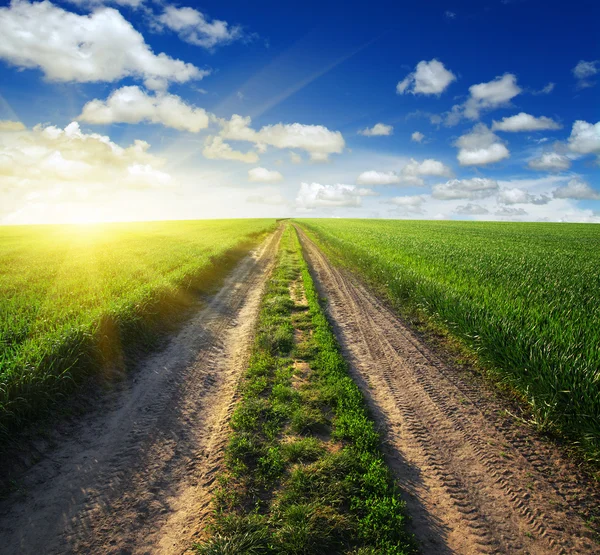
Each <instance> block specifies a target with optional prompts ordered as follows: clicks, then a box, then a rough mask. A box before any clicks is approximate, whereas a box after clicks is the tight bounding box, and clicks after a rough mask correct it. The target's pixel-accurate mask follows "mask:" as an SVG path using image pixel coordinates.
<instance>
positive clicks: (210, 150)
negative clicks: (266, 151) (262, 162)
mask: <svg viewBox="0 0 600 555" xmlns="http://www.w3.org/2000/svg"><path fill="white" fill-rule="evenodd" d="M202 154H203V155H204V157H205V158H209V159H211V160H235V161H237V162H245V163H246V164H256V162H258V154H256V152H252V151H249V152H240V151H239V150H233V148H231V145H230V144H228V143H226V142H224V141H223V139H222V138H221V137H214V136H212V135H209V136H208V137H206V142H205V146H204V150H203V151H202Z"/></svg>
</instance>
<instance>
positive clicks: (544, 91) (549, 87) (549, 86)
mask: <svg viewBox="0 0 600 555" xmlns="http://www.w3.org/2000/svg"><path fill="white" fill-rule="evenodd" d="M554 87H556V83H552V82H550V83H548V84H547V85H546V86H544V87H542V88H541V89H540V90H539V91H532V93H533V94H535V95H538V94H550V93H551V92H552V91H553V90H554Z"/></svg>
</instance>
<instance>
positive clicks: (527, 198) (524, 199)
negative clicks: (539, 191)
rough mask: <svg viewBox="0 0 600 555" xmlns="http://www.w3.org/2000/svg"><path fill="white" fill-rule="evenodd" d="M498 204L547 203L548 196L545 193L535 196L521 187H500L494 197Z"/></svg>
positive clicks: (548, 200)
mask: <svg viewBox="0 0 600 555" xmlns="http://www.w3.org/2000/svg"><path fill="white" fill-rule="evenodd" d="M496 198H497V200H498V202H499V203H500V204H548V203H549V202H550V197H549V196H547V195H539V196H535V195H532V194H531V193H528V192H527V191H524V190H523V189H519V188H518V187H515V188H513V189H502V190H501V191H500V192H499V193H498V196H497V197H496Z"/></svg>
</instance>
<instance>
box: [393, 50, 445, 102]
mask: <svg viewBox="0 0 600 555" xmlns="http://www.w3.org/2000/svg"><path fill="white" fill-rule="evenodd" d="M453 81H456V75H454V73H452V72H451V71H449V70H447V69H446V68H445V67H444V64H443V63H442V62H439V61H438V60H435V59H433V60H430V61H429V62H426V61H425V60H422V61H420V62H419V63H418V64H417V67H416V68H415V71H414V72H413V73H410V74H409V75H407V76H406V77H405V78H404V79H403V80H402V81H400V82H399V83H398V84H397V85H396V92H397V93H398V94H406V93H412V94H441V93H443V92H444V91H445V90H446V89H447V88H448V87H449V86H450V83H452V82H453Z"/></svg>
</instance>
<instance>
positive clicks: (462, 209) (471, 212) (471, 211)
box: [454, 202, 490, 216]
mask: <svg viewBox="0 0 600 555" xmlns="http://www.w3.org/2000/svg"><path fill="white" fill-rule="evenodd" d="M454 213H455V214H457V215H458V216H483V215H485V214H489V213H490V211H489V210H488V209H487V208H485V207H484V206H481V205H480V204H473V203H471V202H469V203H468V204H462V205H460V206H457V207H456V208H455V209H454Z"/></svg>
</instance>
